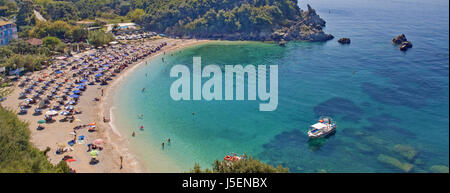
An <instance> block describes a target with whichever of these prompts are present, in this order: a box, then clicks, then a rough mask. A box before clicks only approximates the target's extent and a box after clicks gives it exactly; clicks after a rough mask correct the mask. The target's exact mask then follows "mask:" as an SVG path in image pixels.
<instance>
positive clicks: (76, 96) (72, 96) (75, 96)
mask: <svg viewBox="0 0 450 193" xmlns="http://www.w3.org/2000/svg"><path fill="white" fill-rule="evenodd" d="M69 97H70V98H78V97H80V95H76V94H73V95H69Z"/></svg>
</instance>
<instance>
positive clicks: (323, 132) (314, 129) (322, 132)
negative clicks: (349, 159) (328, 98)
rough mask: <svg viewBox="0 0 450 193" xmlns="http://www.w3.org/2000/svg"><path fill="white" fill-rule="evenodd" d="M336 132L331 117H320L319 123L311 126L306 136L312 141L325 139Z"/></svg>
mask: <svg viewBox="0 0 450 193" xmlns="http://www.w3.org/2000/svg"><path fill="white" fill-rule="evenodd" d="M335 131H336V123H335V122H333V119H331V117H325V116H323V117H320V119H319V122H318V123H316V124H314V125H311V127H310V128H309V130H308V136H309V137H310V138H312V139H315V138H321V137H326V136H328V135H329V134H331V133H333V132H335Z"/></svg>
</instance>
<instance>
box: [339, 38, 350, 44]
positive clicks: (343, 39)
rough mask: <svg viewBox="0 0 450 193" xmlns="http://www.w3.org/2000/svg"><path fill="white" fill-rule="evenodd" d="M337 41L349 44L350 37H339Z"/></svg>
mask: <svg viewBox="0 0 450 193" xmlns="http://www.w3.org/2000/svg"><path fill="white" fill-rule="evenodd" d="M338 42H339V43H341V44H350V38H341V39H339V40H338Z"/></svg>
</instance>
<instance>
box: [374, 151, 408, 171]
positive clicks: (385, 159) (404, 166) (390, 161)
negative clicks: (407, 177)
mask: <svg viewBox="0 0 450 193" xmlns="http://www.w3.org/2000/svg"><path fill="white" fill-rule="evenodd" d="M377 159H378V161H379V162H381V163H384V164H387V165H390V166H392V167H394V168H397V169H400V170H402V171H404V172H410V171H411V170H412V169H413V168H414V165H412V164H410V163H406V162H401V161H400V160H398V159H397V158H394V157H391V156H387V155H384V154H380V155H379V156H378V158H377Z"/></svg>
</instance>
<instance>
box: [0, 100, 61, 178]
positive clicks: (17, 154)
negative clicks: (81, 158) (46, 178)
mask: <svg viewBox="0 0 450 193" xmlns="http://www.w3.org/2000/svg"><path fill="white" fill-rule="evenodd" d="M9 172H14V173H22V172H24V173H31V172H34V173H43V172H44V173H54V172H56V173H68V172H69V167H68V165H67V163H66V162H65V161H61V162H60V163H59V164H58V165H56V166H54V165H52V164H51V163H50V162H49V161H48V160H47V157H46V156H45V153H44V152H41V151H39V150H38V149H36V148H35V147H33V145H32V144H31V142H30V130H29V129H28V124H26V123H24V122H22V121H20V120H19V119H18V118H17V116H16V115H15V114H14V113H12V112H10V111H8V110H6V109H4V108H3V107H1V106H0V173H9Z"/></svg>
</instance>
